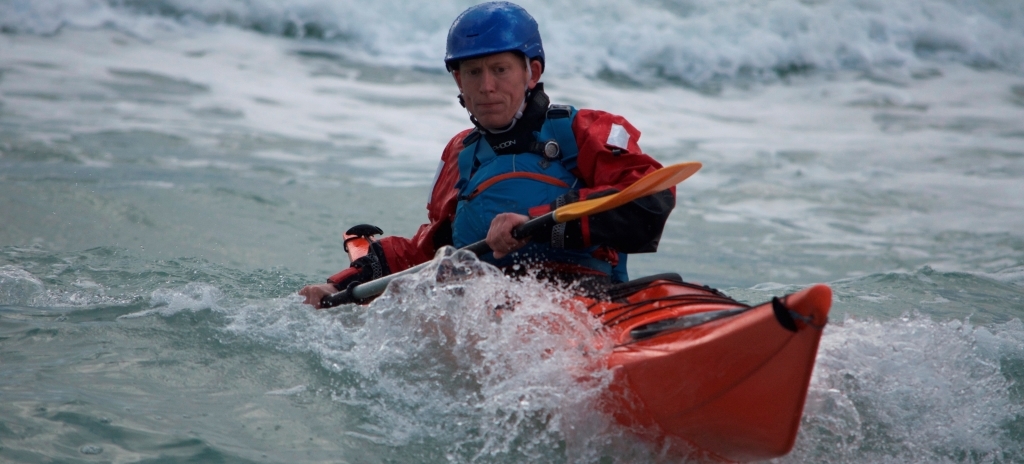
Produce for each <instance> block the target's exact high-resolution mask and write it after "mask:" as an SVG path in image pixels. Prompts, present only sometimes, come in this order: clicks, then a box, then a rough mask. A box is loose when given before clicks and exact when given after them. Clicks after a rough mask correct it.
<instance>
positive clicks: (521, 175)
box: [460, 172, 569, 200]
mask: <svg viewBox="0 0 1024 464" xmlns="http://www.w3.org/2000/svg"><path fill="white" fill-rule="evenodd" d="M509 179H530V180H535V181H538V182H543V183H545V184H551V185H555V186H558V187H562V188H569V184H566V183H565V182H563V181H562V180H561V179H558V178H556V177H551V176H548V175H544V174H539V173H536V172H507V173H505V174H499V175H497V176H494V177H492V178H490V179H487V180H485V181H483V182H481V183H480V185H478V186H477V187H476V188H475V189H473V191H472V192H470V193H469V195H465V198H460V200H472V199H473V198H476V196H477V195H479V194H480V193H482V192H483V191H484V190H487V189H488V188H490V187H491V186H492V185H494V184H497V183H498V182H501V181H503V180H509Z"/></svg>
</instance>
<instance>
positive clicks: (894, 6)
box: [0, 0, 1024, 85]
mask: <svg viewBox="0 0 1024 464" xmlns="http://www.w3.org/2000/svg"><path fill="white" fill-rule="evenodd" d="M472 3H473V2H468V1H460V2H454V3H441V4H436V3H432V4H427V3H422V2H412V1H407V0H405V1H399V0H391V1H380V2H372V3H366V2H357V1H343V2H337V1H327V0H286V1H283V0H278V1H272V0H260V1H242V0H222V1H217V2H207V1H200V0H161V1H153V2H129V1H123V0H114V1H110V2H102V1H98V0H46V1H28V0H13V1H8V2H5V3H4V4H3V5H0V28H3V30H6V31H23V32H29V33H37V34H52V33H55V32H57V31H59V30H61V29H62V28H66V27H84V28H96V27H114V28H117V29H120V30H124V31H129V32H131V33H133V34H136V35H139V36H148V35H151V34H153V33H154V31H159V30H166V29H175V28H179V27H187V26H189V25H190V24H195V23H202V24H209V23H214V24H216V23H226V24H230V25H233V26H239V27H243V28H247V29H252V30H257V31H262V32H267V33H270V34H276V35H286V36H293V37H314V38H317V39H323V40H327V41H328V42H332V43H338V44H339V46H338V47H337V49H338V50H339V51H340V52H341V53H344V54H345V55H347V56H350V57H353V58H358V59H361V60H369V61H371V62H375V63H381V64H389V65H404V66H419V67H427V68H430V69H437V70H440V69H442V68H443V66H442V64H441V57H442V55H443V50H444V41H445V36H446V33H447V30H448V26H449V25H450V24H451V21H452V20H453V19H454V18H455V17H456V16H457V15H458V13H459V12H460V11H462V9H464V8H466V7H468V6H469V5H470V4H472ZM520 3H521V4H522V5H523V6H524V7H526V8H527V9H528V10H529V11H530V12H531V13H532V14H533V15H534V16H535V17H537V18H538V20H539V23H540V25H541V31H542V35H543V37H544V38H545V44H546V49H547V51H548V55H549V63H551V64H553V66H552V69H554V70H555V72H556V73H559V72H561V73H565V72H574V73H575V72H581V73H583V74H585V75H588V76H597V75H599V74H606V75H618V76H621V77H622V78H625V79H632V80H638V81H647V80H650V79H669V80H679V81H682V82H685V83H688V84H692V85H703V84H706V83H708V82H711V81H714V80H717V79H726V80H731V79H735V78H740V79H755V80H760V79H768V80H775V79H778V78H779V76H784V75H786V74H788V73H791V72H800V71H804V70H810V69H813V70H826V71H837V70H851V69H853V70H861V71H878V72H879V73H880V74H883V75H885V74H891V75H896V76H909V75H910V74H911V73H913V72H916V69H918V68H919V67H920V65H921V64H922V63H927V62H929V61H958V62H962V63H967V64H972V65H978V66H985V67H993V66H994V67H998V68H1002V69H1006V70H1009V71H1012V72H1024V4H1021V3H1020V2H1018V1H1015V0H1001V1H980V0H975V1H953V0H908V1H901V2H884V1H863V0H836V1H829V2H810V1H799V0H774V1H768V2H756V3H751V2H743V1H735V0H692V1H685V2H643V1H639V0H632V1H627V2H623V1H612V0H601V1H594V2H583V3H581V2H575V1H570V0H558V1H554V2H551V1H540V0H524V1H521V2H520Z"/></svg>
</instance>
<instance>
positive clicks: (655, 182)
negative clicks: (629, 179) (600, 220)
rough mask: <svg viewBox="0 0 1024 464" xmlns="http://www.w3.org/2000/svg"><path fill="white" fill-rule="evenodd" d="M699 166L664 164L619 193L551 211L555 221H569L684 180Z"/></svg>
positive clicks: (699, 166)
mask: <svg viewBox="0 0 1024 464" xmlns="http://www.w3.org/2000/svg"><path fill="white" fill-rule="evenodd" d="M701 166H702V164H700V162H697V161H687V162H685V163H679V164H673V165H671V166H665V167H663V168H661V169H659V170H657V171H654V172H652V173H650V174H648V175H646V176H644V177H642V178H640V180H638V181H636V182H634V183H633V185H630V186H629V187H626V189H625V190H623V191H621V192H619V193H615V194H612V195H608V196H606V197H601V198H594V199H592V200H584V201H579V202H576V203H570V204H568V205H565V206H563V207H561V208H558V209H556V210H555V211H553V214H554V216H555V222H566V221H571V220H573V219H579V218H581V217H583V216H589V215H591V214H596V213H600V212H602V211H608V210H610V209H613V208H617V207H619V206H622V205H624V204H626V203H629V202H631V201H633V200H636V199H637V198H643V197H646V196H647V195H651V194H654V193H658V192H660V191H662V190H665V189H667V188H669V187H671V186H673V185H676V184H678V183H680V182H682V181H684V180H686V178H687V177H690V176H692V175H693V173H695V172H697V171H699V170H700V168H701Z"/></svg>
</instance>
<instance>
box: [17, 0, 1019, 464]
mask: <svg viewBox="0 0 1024 464" xmlns="http://www.w3.org/2000/svg"><path fill="white" fill-rule="evenodd" d="M521 3H522V5H523V6H525V7H526V8H527V9H528V10H529V11H530V12H531V13H532V14H533V15H534V16H535V17H536V18H537V19H538V21H539V23H540V26H541V32H542V34H543V37H544V40H545V49H546V51H547V70H546V72H545V74H544V79H543V80H544V82H545V84H546V88H547V89H548V91H549V93H550V95H551V97H552V100H553V101H555V102H561V103H568V104H573V105H576V106H579V107H586V108H597V109H602V110H606V111H610V112H613V113H617V114H621V115H623V116H624V117H626V118H627V119H628V120H630V121H631V122H632V123H633V124H634V125H635V126H636V127H638V128H639V129H640V130H641V131H642V132H643V137H642V138H641V140H640V145H641V146H642V147H643V148H644V149H645V151H647V152H648V153H649V154H651V155H652V156H654V157H655V158H656V159H658V160H659V161H660V162H662V163H665V164H669V163H675V162H679V161H686V160H697V161H701V162H702V163H704V168H703V169H702V170H701V171H700V172H699V173H698V174H697V175H695V176H694V177H692V178H691V179H689V180H687V181H686V182H684V183H683V184H681V185H680V186H679V187H678V200H677V206H676V209H675V211H674V212H673V214H672V216H671V218H670V219H669V223H668V225H667V227H666V230H665V233H664V236H663V238H662V240H661V244H660V247H659V251H658V253H656V254H651V255H637V256H634V257H633V258H632V259H631V260H630V266H631V273H632V275H633V276H634V277H636V276H643V275H649V274H653V273H658V272H679V273H680V274H681V275H682V276H683V277H684V278H686V279H687V280H690V281H697V282H701V283H705V284H709V285H712V286H715V287H718V288H721V289H723V290H724V291H726V293H728V294H730V295H732V296H734V297H736V298H738V299H740V300H742V301H746V302H749V303H759V302H761V301H765V300H767V299H770V298H771V297H772V296H774V295H781V294H785V293H787V292H791V291H794V290H797V289H799V288H802V287H804V286H806V285H808V284H811V283H814V282H825V283H829V284H830V285H831V286H832V288H833V289H834V290H835V299H834V308H833V312H832V316H831V322H830V325H829V326H828V327H827V328H826V329H825V331H824V336H823V337H822V341H821V347H820V350H819V354H818V361H817V365H816V366H815V370H814V376H813V379H812V382H811V388H810V392H809V395H808V400H807V404H806V409H805V411H804V416H803V420H802V424H801V429H800V433H799V436H798V438H797V443H796V446H795V448H794V450H793V452H792V453H791V454H790V455H788V456H786V457H783V458H780V459H778V460H777V462H851V463H866V462H893V463H896V462H900V463H902V462H920V463H924V462H985V463H995V462H998V463H1006V462H1024V324H1022V322H1021V317H1022V315H1024V4H1022V3H1021V2H1019V1H1016V0H906V1H900V2H886V1H874V0H801V1H797V0H767V1H759V2H746V1H727V0H703V1H702V0H690V1H685V0H664V1H650V0H626V1H622V0H620V1H615V2H612V1H603V0H601V1H593V2H572V1H562V0H554V1H545V2H541V1H533V0H524V1H522V2H521ZM471 4H472V2H467V1H454V2H443V3H437V2H412V1H408V0H388V1H378V2H349V1H328V0H249V1H243V0H218V1H213V2H209V1H198V0H162V1H160V0H154V1H145V0H108V1H103V0H32V1H29V0H0V461H2V462H19V463H20V462H26V463H33V462H359V463H364V462H370V463H372V462H454V463H461V462H678V461H684V460H685V459H686V458H685V457H678V456H670V455H664V454H663V452H662V450H661V449H659V448H657V447H655V446H652V445H650V444H647V443H645V442H643V441H640V440H638V439H637V438H636V436H635V435H633V434H632V433H631V432H630V431H629V430H625V429H622V428H621V427H619V426H617V425H615V423H614V422H613V421H611V420H610V419H609V418H608V417H606V416H604V415H603V414H602V413H601V412H600V411H599V408H596V407H594V405H595V402H596V401H597V398H598V397H599V395H600V392H601V391H602V390H603V389H604V388H605V385H606V384H607V382H608V380H609V379H608V378H607V377H606V376H605V375H602V374H601V372H602V371H601V370H600V369H599V363H600V359H601V358H602V356H603V355H604V354H605V353H606V352H607V350H609V349H610V347H609V346H608V345H607V343H605V340H603V338H602V337H601V335H600V334H599V333H598V332H595V330H594V328H595V327H594V326H593V321H591V320H589V319H587V318H585V317H580V316H579V312H578V311H577V310H574V308H572V307H566V306H565V305H564V304H562V303H561V300H562V299H563V298H564V297H565V295H566V294H567V293H565V292H564V291H563V290H560V289H553V288H549V287H545V286H544V285H543V284H540V283H536V282H532V281H529V280H527V281H526V282H523V283H516V284H513V283H510V282H509V281H508V280H506V279H505V278H504V277H502V276H501V275H499V274H497V273H496V272H494V270H493V269H492V268H489V267H487V266H484V265H481V264H479V263H477V262H475V261H474V260H473V259H472V258H470V257H466V256H461V255H454V256H441V257H439V258H438V259H437V260H436V261H435V263H434V265H432V266H430V267H429V268H428V269H427V271H425V272H424V273H422V274H419V275H417V276H413V277H411V278H409V279H404V280H402V281H400V282H398V283H397V284H396V285H394V286H392V288H391V289H390V290H389V291H388V293H386V294H385V295H384V296H382V297H381V298H379V299H378V300H376V301H375V302H374V303H373V304H371V305H369V306H367V307H355V306H346V307H341V308H337V309H333V310H327V311H313V310H312V309H311V308H309V307H308V306H304V305H302V304H301V299H300V298H299V297H298V296H296V295H295V291H296V290H297V289H299V288H301V286H303V285H304V284H306V283H312V282H322V281H323V280H324V278H325V277H326V276H327V275H329V274H331V273H333V272H336V271H337V270H339V269H341V268H344V267H346V266H347V265H348V261H347V258H346V257H345V253H344V251H343V250H342V247H341V237H340V236H341V233H342V232H343V231H344V230H345V229H346V228H348V227H349V226H352V225H355V224H359V223H370V224H376V225H378V226H380V227H382V228H383V229H384V230H385V231H386V233H388V234H395V235H402V236H411V235H412V234H413V233H414V232H415V230H416V228H417V227H418V225H419V224H421V223H422V222H424V221H425V217H426V215H425V209H424V205H425V203H426V199H427V195H428V191H429V188H430V183H431V179H432V177H433V173H434V171H435V169H436V166H437V161H438V158H439V155H440V153H441V150H442V149H443V147H444V145H445V144H446V143H447V141H448V140H449V139H450V138H451V136H452V135H454V134H455V133H457V132H458V131H460V130H462V129H464V128H466V127H469V122H468V119H467V115H466V113H465V110H464V109H462V108H461V107H460V106H459V105H458V102H457V99H456V98H455V97H456V94H457V91H456V88H455V86H454V83H453V82H452V79H451V78H450V76H448V75H447V74H445V72H444V67H443V64H442V59H443V54H444V40H445V35H446V33H447V28H448V26H449V25H450V24H451V21H452V20H453V19H454V18H455V17H456V16H457V15H458V13H459V12H460V11H462V10H463V9H465V8H466V7H468V6H470V5H471ZM510 303H514V304H515V306H516V309H515V311H495V308H502V307H508V306H509V304H510ZM576 309H578V308H576ZM595 363H596V364H595ZM595 366H596V367H595ZM595 372H596V374H595Z"/></svg>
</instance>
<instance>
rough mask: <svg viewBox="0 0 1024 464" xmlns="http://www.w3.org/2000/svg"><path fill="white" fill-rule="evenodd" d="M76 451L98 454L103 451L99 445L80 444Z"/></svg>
mask: <svg viewBox="0 0 1024 464" xmlns="http://www.w3.org/2000/svg"><path fill="white" fill-rule="evenodd" d="M78 451H79V452H80V453H82V454H100V453H102V452H103V447H102V446H99V445H82V447H81V448H78Z"/></svg>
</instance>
